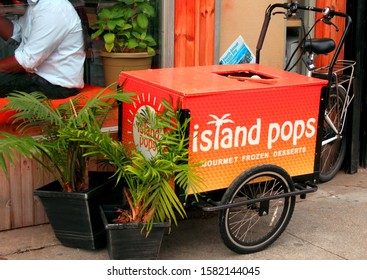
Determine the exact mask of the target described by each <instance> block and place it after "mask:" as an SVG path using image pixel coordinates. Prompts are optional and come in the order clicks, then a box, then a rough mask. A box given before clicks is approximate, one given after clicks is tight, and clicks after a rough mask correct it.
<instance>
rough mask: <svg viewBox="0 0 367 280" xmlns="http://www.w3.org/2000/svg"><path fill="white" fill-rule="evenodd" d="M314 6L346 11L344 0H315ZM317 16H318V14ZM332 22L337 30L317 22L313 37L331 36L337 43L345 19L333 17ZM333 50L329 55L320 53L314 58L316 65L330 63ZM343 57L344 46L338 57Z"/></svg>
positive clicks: (343, 28)
mask: <svg viewBox="0 0 367 280" xmlns="http://www.w3.org/2000/svg"><path fill="white" fill-rule="evenodd" d="M316 6H317V7H320V8H324V7H327V6H328V7H331V8H332V9H334V10H336V11H338V12H343V13H345V12H346V9H347V7H346V6H347V4H346V1H345V0H317V1H316ZM318 16H320V15H319V14H318ZM333 22H334V23H335V24H336V26H338V28H339V31H336V29H335V28H334V27H332V26H329V25H326V24H322V23H319V24H318V25H317V26H316V28H315V38H332V39H334V41H335V43H336V44H338V42H339V41H340V38H341V36H342V34H343V31H344V30H345V19H344V18H341V17H335V18H334V19H333ZM333 54H334V52H333V53H331V54H329V55H320V56H318V57H317V58H316V59H315V62H316V65H317V66H318V67H320V66H324V65H327V64H329V63H330V60H331V58H332V56H333ZM343 57H344V48H343V49H342V51H341V52H340V55H339V57H338V59H343Z"/></svg>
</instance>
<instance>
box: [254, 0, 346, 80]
mask: <svg viewBox="0 0 367 280" xmlns="http://www.w3.org/2000/svg"><path fill="white" fill-rule="evenodd" d="M276 8H283V9H284V10H286V13H285V14H286V15H287V16H290V15H292V14H294V13H296V12H297V11H298V10H304V11H311V12H315V13H322V15H323V18H324V19H325V20H326V23H328V22H329V21H330V20H331V19H332V18H333V17H335V16H337V17H344V18H345V19H346V27H345V30H344V32H343V35H342V37H341V39H340V41H339V44H338V46H337V48H336V51H335V53H334V56H333V58H332V60H331V62H330V69H329V75H330V78H331V75H332V68H333V67H334V65H335V62H336V60H337V57H338V55H339V53H340V51H341V49H342V46H343V44H344V42H345V39H346V35H347V33H348V31H349V29H350V26H351V23H352V18H351V17H350V16H349V15H347V14H345V13H342V12H338V11H335V10H333V9H331V8H330V7H325V8H318V7H312V6H302V5H299V4H298V3H296V2H291V3H276V4H273V5H269V7H268V8H267V9H266V12H265V19H264V23H263V26H262V29H261V32H260V36H259V40H258V42H257V46H256V63H260V52H261V49H262V47H263V43H264V40H265V36H266V33H267V30H268V27H269V23H270V19H271V16H272V14H273V10H274V9H276Z"/></svg>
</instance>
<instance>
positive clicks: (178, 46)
mask: <svg viewBox="0 0 367 280" xmlns="http://www.w3.org/2000/svg"><path fill="white" fill-rule="evenodd" d="M214 13H215V0H198V1H191V0H176V2H175V42H174V44H175V46H174V50H175V59H174V66H175V67H182V66H199V65H211V64H213V63H214V23H215V19H214Z"/></svg>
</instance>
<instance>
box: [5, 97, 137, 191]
mask: <svg viewBox="0 0 367 280" xmlns="http://www.w3.org/2000/svg"><path fill="white" fill-rule="evenodd" d="M131 95H132V94H129V93H122V92H117V93H116V92H114V93H105V92H104V91H101V92H100V93H99V94H97V95H96V96H95V97H94V98H91V99H88V100H87V101H86V102H85V104H83V105H81V104H82V103H84V101H85V100H81V98H83V97H76V98H72V99H70V100H69V102H65V103H63V104H61V105H59V106H58V107H57V108H53V106H52V102H51V100H48V99H47V98H46V97H45V96H44V95H43V94H42V93H39V92H34V93H31V94H29V93H22V92H17V93H12V94H11V95H10V96H9V97H8V99H9V101H10V102H9V103H7V104H6V105H5V106H4V108H3V109H2V110H5V111H6V110H9V111H13V112H14V111H15V112H16V113H15V114H14V115H13V116H12V121H13V124H14V125H16V132H17V134H10V133H6V132H1V133H0V167H1V168H2V169H3V170H4V171H5V172H6V173H8V167H7V166H8V165H7V163H8V162H9V163H10V164H11V165H14V164H15V162H16V161H18V160H19V156H20V155H21V156H24V157H27V158H31V159H34V160H35V161H37V162H38V163H39V164H40V165H41V166H42V167H43V168H45V169H46V170H48V171H49V172H51V173H52V174H53V175H54V176H55V178H56V179H57V180H58V181H59V183H60V185H61V186H62V188H63V191H65V192H75V191H80V190H82V189H86V188H88V186H89V185H88V181H87V178H88V176H86V174H87V171H88V170H87V166H88V162H89V160H90V158H89V157H85V156H84V154H85V153H87V149H86V147H83V146H81V142H78V141H70V140H69V139H67V138H61V137H60V136H59V135H60V132H61V131H62V130H64V129H69V128H74V129H78V130H99V131H100V130H101V127H102V124H103V122H104V121H105V120H106V118H107V117H108V113H109V111H110V110H111V109H112V107H113V104H114V103H115V101H116V100H119V101H121V102H130V101H131V99H130V97H131ZM35 128H36V129H37V132H38V136H30V135H29V132H31V131H32V130H34V129H35Z"/></svg>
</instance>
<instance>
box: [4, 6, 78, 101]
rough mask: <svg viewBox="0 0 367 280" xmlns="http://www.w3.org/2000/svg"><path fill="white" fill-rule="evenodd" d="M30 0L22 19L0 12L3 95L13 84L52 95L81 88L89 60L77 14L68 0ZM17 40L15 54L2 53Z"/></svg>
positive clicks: (60, 94)
mask: <svg viewBox="0 0 367 280" xmlns="http://www.w3.org/2000/svg"><path fill="white" fill-rule="evenodd" d="M27 1H28V4H29V6H28V7H27V10H26V13H25V14H24V15H23V16H22V17H20V18H19V19H18V20H14V21H9V20H8V19H7V18H5V17H3V16H0V97H4V96H6V95H7V94H9V93H10V92H13V91H14V90H18V91H25V92H32V91H41V92H43V93H44V94H45V95H46V96H47V97H49V98H50V99H59V98H65V97H68V96H72V95H75V94H77V93H78V89H80V88H82V87H83V86H84V82H83V65H84V60H85V52H84V42H83V31H82V26H81V22H80V18H79V16H78V14H77V13H76V11H75V9H74V7H73V6H72V5H71V4H70V2H69V1H68V0H27ZM1 38H2V39H1ZM14 41H15V42H18V43H19V45H18V46H17V47H15V50H14V54H12V53H11V54H12V55H10V56H8V57H4V56H6V53H9V49H10V50H11V49H12V48H13V46H12V45H14ZM11 42H13V44H12V43H11ZM16 45H17V44H16ZM10 52H11V51H10ZM2 56H3V57H2Z"/></svg>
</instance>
